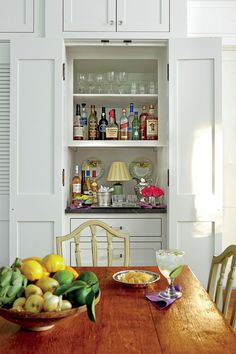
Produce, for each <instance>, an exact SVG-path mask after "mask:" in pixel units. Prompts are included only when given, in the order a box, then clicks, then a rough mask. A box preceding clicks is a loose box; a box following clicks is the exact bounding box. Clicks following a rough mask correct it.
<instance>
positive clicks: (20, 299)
mask: <svg viewBox="0 0 236 354" xmlns="http://www.w3.org/2000/svg"><path fill="white" fill-rule="evenodd" d="M25 302H26V298H25V297H18V299H16V300H15V301H14V302H13V305H12V308H17V307H18V306H19V307H23V306H24V304H25Z"/></svg>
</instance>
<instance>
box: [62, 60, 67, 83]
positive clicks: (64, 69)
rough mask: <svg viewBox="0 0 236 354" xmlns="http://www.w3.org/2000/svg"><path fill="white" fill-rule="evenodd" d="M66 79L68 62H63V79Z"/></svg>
mask: <svg viewBox="0 0 236 354" xmlns="http://www.w3.org/2000/svg"><path fill="white" fill-rule="evenodd" d="M65 79H66V64H65V63H63V64H62V80H63V81H65Z"/></svg>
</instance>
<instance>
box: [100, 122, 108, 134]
mask: <svg viewBox="0 0 236 354" xmlns="http://www.w3.org/2000/svg"><path fill="white" fill-rule="evenodd" d="M106 126H107V125H106V123H102V124H101V125H99V131H100V133H105V131H106Z"/></svg>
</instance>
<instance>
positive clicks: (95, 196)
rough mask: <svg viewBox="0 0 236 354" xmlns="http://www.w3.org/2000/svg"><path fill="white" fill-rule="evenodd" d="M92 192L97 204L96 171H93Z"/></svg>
mask: <svg viewBox="0 0 236 354" xmlns="http://www.w3.org/2000/svg"><path fill="white" fill-rule="evenodd" d="M91 190H92V192H93V202H94V203H95V204H97V191H98V184H97V180H96V170H93V171H92V180H91Z"/></svg>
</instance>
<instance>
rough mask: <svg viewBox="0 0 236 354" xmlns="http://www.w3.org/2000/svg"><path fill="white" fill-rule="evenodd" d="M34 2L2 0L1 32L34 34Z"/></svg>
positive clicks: (0, 10) (30, 0)
mask: <svg viewBox="0 0 236 354" xmlns="http://www.w3.org/2000/svg"><path fill="white" fill-rule="evenodd" d="M33 31H34V0H7V1H6V0H0V32H33Z"/></svg>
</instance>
